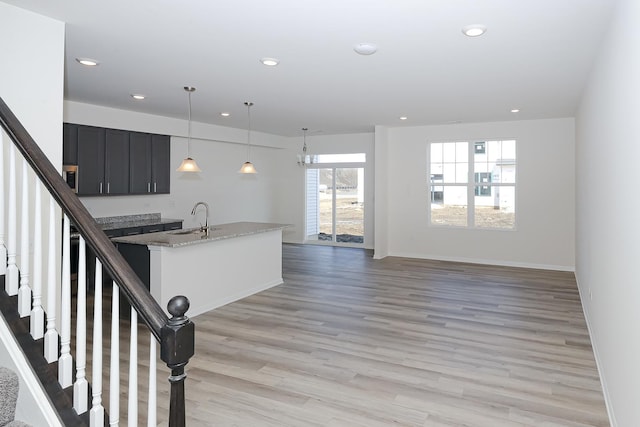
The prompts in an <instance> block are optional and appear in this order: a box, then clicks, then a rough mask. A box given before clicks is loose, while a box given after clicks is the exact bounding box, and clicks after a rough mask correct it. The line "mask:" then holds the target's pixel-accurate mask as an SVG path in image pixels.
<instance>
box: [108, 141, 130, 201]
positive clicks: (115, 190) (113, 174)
mask: <svg viewBox="0 0 640 427" xmlns="http://www.w3.org/2000/svg"><path fill="white" fill-rule="evenodd" d="M105 136H106V142H105V153H106V155H105V163H104V178H105V186H106V187H105V188H104V193H106V194H127V193H129V132H127V131H124V130H115V129H107V130H106V135H105Z"/></svg>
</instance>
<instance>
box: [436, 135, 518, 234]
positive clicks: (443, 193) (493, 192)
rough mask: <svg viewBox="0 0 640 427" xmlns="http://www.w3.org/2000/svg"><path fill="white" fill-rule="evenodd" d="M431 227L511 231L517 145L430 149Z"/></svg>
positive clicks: (438, 144)
mask: <svg viewBox="0 0 640 427" xmlns="http://www.w3.org/2000/svg"><path fill="white" fill-rule="evenodd" d="M428 155H429V175H428V176H429V193H430V203H429V221H430V224H431V225H442V226H458V227H475V228H493V229H513V228H515V221H516V203H515V198H516V141H515V140H512V139H510V140H494V141H473V142H468V141H457V142H432V143H430V144H429V153H428Z"/></svg>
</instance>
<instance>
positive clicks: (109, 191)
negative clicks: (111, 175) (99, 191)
mask: <svg viewBox="0 0 640 427" xmlns="http://www.w3.org/2000/svg"><path fill="white" fill-rule="evenodd" d="M109 193H111V183H110V182H107V194H109Z"/></svg>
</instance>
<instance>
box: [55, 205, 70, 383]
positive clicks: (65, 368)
mask: <svg viewBox="0 0 640 427" xmlns="http://www.w3.org/2000/svg"><path fill="white" fill-rule="evenodd" d="M63 217H64V219H63V221H62V289H61V291H60V293H61V295H60V298H61V306H60V359H59V360H58V382H59V383H60V386H62V388H67V387H69V386H70V385H71V384H72V382H73V357H71V240H70V228H71V224H70V223H69V217H67V215H64V216H63Z"/></svg>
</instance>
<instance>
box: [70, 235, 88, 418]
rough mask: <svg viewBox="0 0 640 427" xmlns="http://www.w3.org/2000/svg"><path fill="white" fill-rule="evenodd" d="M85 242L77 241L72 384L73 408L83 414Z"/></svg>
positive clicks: (85, 401)
mask: <svg viewBox="0 0 640 427" xmlns="http://www.w3.org/2000/svg"><path fill="white" fill-rule="evenodd" d="M86 252H87V249H86V243H85V242H84V239H83V238H82V237H80V238H79V241H78V276H77V277H78V296H77V303H76V305H77V313H78V314H77V319H76V367H77V370H76V382H75V384H73V409H75V410H76V412H77V413H78V414H84V413H85V412H87V409H89V401H88V400H89V397H88V393H89V383H88V382H87V378H86V364H87V257H86Z"/></svg>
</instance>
